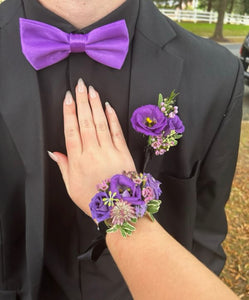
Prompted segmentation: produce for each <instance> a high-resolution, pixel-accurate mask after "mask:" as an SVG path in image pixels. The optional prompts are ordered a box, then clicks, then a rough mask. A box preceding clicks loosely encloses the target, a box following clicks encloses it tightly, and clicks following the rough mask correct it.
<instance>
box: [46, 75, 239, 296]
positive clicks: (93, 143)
mask: <svg viewBox="0 0 249 300" xmlns="http://www.w3.org/2000/svg"><path fill="white" fill-rule="evenodd" d="M76 103H77V111H78V117H77V115H76V104H75V102H74V101H73V99H72V96H71V94H70V93H69V92H67V95H66V98H65V100H64V104H63V112H64V129H65V130H64V132H65V140H66V148H67V156H66V155H64V154H62V153H59V152H54V153H52V154H51V153H50V156H51V158H53V159H54V160H55V161H56V162H57V163H58V166H59V168H60V170H61V173H62V176H63V179H64V181H65V185H66V188H67V191H68V193H69V195H70V197H71V198H72V200H73V201H74V202H75V203H76V204H77V205H78V206H79V207H80V208H81V209H82V210H83V211H84V212H85V213H86V214H88V215H89V216H90V209H89V202H90V199H91V198H92V197H93V196H94V194H95V193H96V184H97V183H99V182H101V181H102V180H103V179H106V178H109V177H111V176H113V175H114V174H117V173H121V172H122V171H123V170H126V171H131V170H135V165H134V162H133V159H132V157H131V155H130V152H129V150H128V147H127V145H126V142H125V139H124V136H123V133H122V130H121V127H120V124H119V121H118V118H117V116H116V113H115V111H114V109H113V108H111V106H110V105H106V110H105V112H104V111H103V109H102V105H101V102H100V99H99V95H98V93H97V92H96V91H95V90H94V89H93V88H92V87H89V95H88V93H87V88H86V87H85V85H84V84H83V81H82V80H79V82H78V86H77V87H76ZM89 165H90V167H89ZM135 226H136V231H135V233H133V235H132V236H130V237H128V238H126V239H125V238H123V237H122V236H121V234H120V233H119V232H115V233H108V234H107V237H106V241H107V246H108V248H109V250H110V252H111V254H112V256H113V258H114V260H115V262H116V264H117V266H118V267H119V269H120V271H121V273H122V275H123V277H124V279H125V280H126V282H127V285H128V287H129V289H130V291H131V293H132V295H133V298H134V299H136V300H137V299H138V300H140V299H141V300H147V299H148V300H149V299H157V300H160V299H164V300H165V299H172V300H177V299H179V300H182V299H198V300H204V299H205V300H206V299H207V300H210V299H219V300H220V299H224V300H232V299H238V298H237V297H236V295H234V294H233V293H232V291H230V290H229V289H228V287H226V286H225V285H224V284H223V283H222V282H221V281H220V280H219V279H218V278H217V277H216V276H215V275H214V274H213V273H212V272H211V271H209V270H208V269H207V268H206V267H205V266H204V265H203V264H202V263H200V262H199V261H198V260H197V259H196V258H195V257H194V256H193V255H192V254H191V253H189V252H188V251H187V250H186V249H185V248H183V247H182V246H181V245H180V244H179V243H178V242H177V241H176V240H174V239H173V238H172V237H171V236H170V235H169V234H168V233H167V232H166V231H165V230H164V229H163V228H162V227H161V226H160V225H159V223H157V222H156V221H155V222H151V221H150V220H149V219H148V218H147V217H143V218H141V219H139V221H138V222H137V223H136V225H135Z"/></svg>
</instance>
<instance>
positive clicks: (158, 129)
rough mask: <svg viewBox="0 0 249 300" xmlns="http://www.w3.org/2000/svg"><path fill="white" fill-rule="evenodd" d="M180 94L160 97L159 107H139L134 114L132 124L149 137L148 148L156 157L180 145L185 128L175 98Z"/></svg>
mask: <svg viewBox="0 0 249 300" xmlns="http://www.w3.org/2000/svg"><path fill="white" fill-rule="evenodd" d="M177 95H178V94H176V93H175V91H172V92H171V94H170V96H169V97H168V98H163V95H162V94H159V96H158V105H157V106H156V105H152V104H149V105H144V106H141V107H138V108H137V109H136V110H135V111H134V112H133V114H132V117H131V123H132V126H133V128H134V129H135V130H136V131H137V132H141V133H143V134H144V135H146V136H148V146H149V147H150V148H151V149H153V151H154V152H155V154H156V155H163V154H164V153H165V152H167V151H169V149H170V148H171V147H174V146H176V145H177V144H178V140H179V139H180V138H181V137H182V133H183V132H184V130H185V127H184V125H183V123H182V120H181V119H180V118H179V117H178V115H177V114H178V107H177V106H175V101H176V100H175V98H176V96H177Z"/></svg>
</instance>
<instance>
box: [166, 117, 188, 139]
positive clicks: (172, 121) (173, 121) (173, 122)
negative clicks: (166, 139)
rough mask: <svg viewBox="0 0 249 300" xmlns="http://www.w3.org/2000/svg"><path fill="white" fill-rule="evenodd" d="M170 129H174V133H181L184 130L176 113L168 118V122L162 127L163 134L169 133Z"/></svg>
mask: <svg viewBox="0 0 249 300" xmlns="http://www.w3.org/2000/svg"><path fill="white" fill-rule="evenodd" d="M171 130H175V132H176V133H183V132H184V130H185V127H184V125H183V123H182V120H181V119H180V118H179V117H178V116H177V115H175V116H174V118H168V123H167V125H166V126H165V128H164V131H165V133H164V135H165V136H166V135H168V134H170V132H171Z"/></svg>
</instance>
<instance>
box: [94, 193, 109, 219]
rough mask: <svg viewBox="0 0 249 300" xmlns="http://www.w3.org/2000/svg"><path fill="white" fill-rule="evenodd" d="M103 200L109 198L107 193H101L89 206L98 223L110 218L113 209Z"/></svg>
mask: <svg viewBox="0 0 249 300" xmlns="http://www.w3.org/2000/svg"><path fill="white" fill-rule="evenodd" d="M103 198H108V196H107V194H106V193H105V192H99V193H97V194H96V195H95V196H94V197H93V198H92V200H91V202H90V204H89V207H90V210H91V214H92V217H93V219H96V220H97V221H98V222H101V221H104V220H105V219H108V218H109V217H110V210H111V207H109V206H108V205H105V204H104V201H103Z"/></svg>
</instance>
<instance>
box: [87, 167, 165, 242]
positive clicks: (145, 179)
mask: <svg viewBox="0 0 249 300" xmlns="http://www.w3.org/2000/svg"><path fill="white" fill-rule="evenodd" d="M160 184H161V183H160V182H159V181H157V180H156V179H154V178H153V177H152V176H151V175H150V174H149V173H140V174H138V173H137V172H123V174H116V175H114V176H112V177H111V178H110V179H107V180H104V181H103V182H102V183H100V184H98V185H97V190H98V193H97V194H96V195H95V196H94V197H93V198H92V200H91V202H90V205H89V206H90V210H91V214H92V218H93V219H96V220H97V222H102V221H104V222H105V225H106V226H107V228H108V229H107V232H115V231H117V230H120V232H121V234H122V236H123V237H126V236H127V235H131V234H132V232H134V231H135V226H133V225H132V223H133V224H134V223H136V222H137V220H138V219H139V218H142V217H143V216H144V215H145V214H148V215H149V216H150V218H151V220H152V221H154V216H153V215H154V214H155V213H157V212H158V210H159V208H160V204H161V200H159V197H160V195H161V193H162V191H161V189H160Z"/></svg>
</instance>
